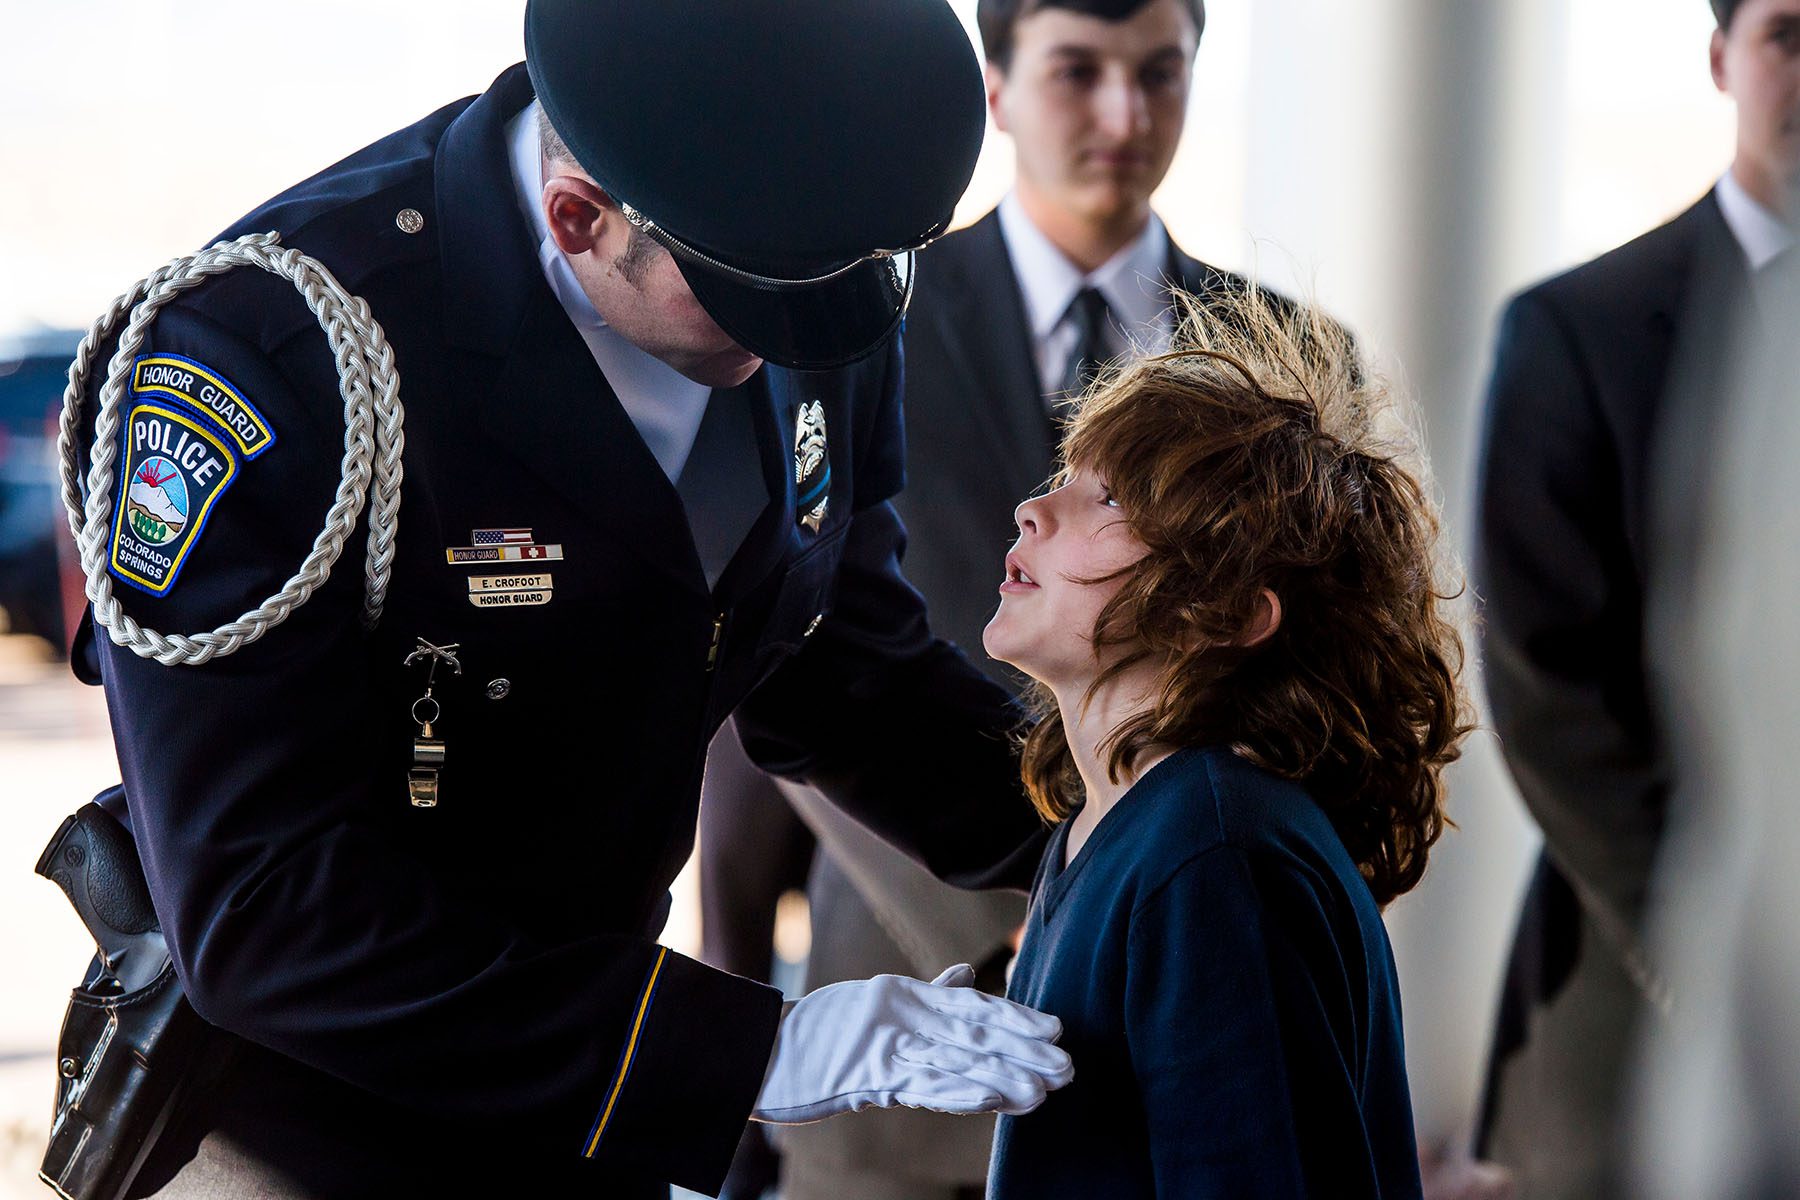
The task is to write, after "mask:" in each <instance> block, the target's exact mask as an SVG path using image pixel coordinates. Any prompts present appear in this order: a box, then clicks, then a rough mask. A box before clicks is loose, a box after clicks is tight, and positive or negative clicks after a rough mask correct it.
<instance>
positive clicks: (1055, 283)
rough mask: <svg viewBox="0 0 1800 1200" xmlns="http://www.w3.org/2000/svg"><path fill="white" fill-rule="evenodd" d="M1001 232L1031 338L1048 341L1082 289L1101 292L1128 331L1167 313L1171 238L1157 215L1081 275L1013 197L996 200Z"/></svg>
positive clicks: (1010, 194)
mask: <svg viewBox="0 0 1800 1200" xmlns="http://www.w3.org/2000/svg"><path fill="white" fill-rule="evenodd" d="M1000 233H1001V235H1002V236H1003V237H1004V238H1005V239H1006V248H1007V251H1008V253H1009V254H1011V256H1012V262H1013V270H1014V271H1015V272H1017V273H1018V276H1019V286H1020V288H1021V290H1022V291H1023V292H1024V293H1025V318H1026V320H1027V321H1029V322H1030V323H1031V336H1032V337H1033V339H1038V340H1041V339H1043V338H1045V337H1048V336H1049V335H1050V333H1051V331H1052V330H1054V329H1055V328H1056V326H1057V324H1058V323H1059V322H1061V321H1062V319H1063V317H1064V316H1065V315H1066V314H1067V313H1068V311H1069V305H1070V303H1072V302H1073V301H1074V299H1075V295H1076V293H1077V292H1079V291H1081V289H1082V288H1085V287H1092V288H1097V289H1099V292H1100V294H1101V295H1102V296H1104V297H1106V303H1107V305H1108V307H1110V308H1111V309H1112V312H1113V317H1114V319H1115V320H1117V321H1118V323H1119V324H1120V325H1121V326H1123V327H1124V328H1126V329H1130V330H1140V329H1142V328H1144V327H1145V326H1150V327H1155V326H1156V325H1158V324H1159V323H1160V318H1161V317H1162V316H1163V315H1164V312H1165V310H1166V309H1167V308H1168V305H1169V300H1168V293H1167V291H1166V285H1165V283H1164V279H1163V277H1164V275H1165V273H1166V272H1167V271H1168V268H1169V233H1168V230H1166V229H1165V228H1163V223H1162V219H1161V218H1159V217H1158V216H1157V215H1156V214H1155V213H1151V214H1150V220H1149V221H1148V222H1147V223H1146V224H1145V226H1144V231H1143V232H1142V233H1140V234H1139V235H1138V236H1137V237H1136V238H1135V239H1134V240H1133V241H1132V242H1130V243H1129V244H1128V245H1126V246H1125V247H1124V248H1123V249H1121V250H1120V251H1119V252H1118V253H1117V254H1115V255H1113V256H1112V257H1111V258H1110V259H1108V260H1107V261H1106V262H1104V263H1102V264H1101V265H1100V267H1099V268H1098V269H1097V270H1095V271H1093V272H1091V273H1088V274H1085V275H1084V274H1082V272H1081V269H1080V268H1079V267H1077V266H1076V265H1075V264H1074V263H1072V262H1070V261H1069V260H1068V258H1067V257H1066V256H1065V255H1064V254H1063V252H1062V251H1061V250H1058V249H1057V248H1056V246H1055V245H1054V244H1053V243H1052V242H1051V241H1050V239H1049V238H1047V237H1045V236H1044V232H1043V231H1042V230H1041V229H1039V228H1038V227H1037V225H1036V224H1034V223H1033V222H1032V220H1031V218H1030V217H1028V216H1026V215H1025V206H1024V205H1023V204H1021V203H1020V202H1019V194H1018V193H1017V192H1008V193H1007V194H1006V197H1005V198H1004V199H1003V200H1001V201H1000Z"/></svg>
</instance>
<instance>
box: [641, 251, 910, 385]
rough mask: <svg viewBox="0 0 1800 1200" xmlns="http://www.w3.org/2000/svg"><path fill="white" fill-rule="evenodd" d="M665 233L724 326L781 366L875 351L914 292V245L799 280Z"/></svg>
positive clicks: (810, 365)
mask: <svg viewBox="0 0 1800 1200" xmlns="http://www.w3.org/2000/svg"><path fill="white" fill-rule="evenodd" d="M661 232H662V231H661V230H656V231H655V233H661ZM652 236H654V234H653V235H652ZM657 240H658V241H660V242H662V243H663V244H664V245H665V246H667V247H668V248H669V252H670V254H672V255H673V256H674V259H675V264H676V265H677V266H678V267H680V268H681V274H682V277H683V278H685V279H686V280H687V283H688V287H689V288H691V289H692V290H693V293H694V298H695V299H696V300H698V301H700V305H701V307H702V308H704V309H706V311H707V314H708V315H709V316H711V317H712V319H713V320H714V321H716V322H718V325H719V328H720V329H722V330H724V331H725V332H726V333H727V334H729V335H730V337H731V340H732V341H734V342H736V343H737V344H738V345H740V346H742V347H743V348H744V349H746V350H748V351H750V353H752V354H755V355H757V356H758V357H759V358H763V359H766V360H767V361H769V362H772V363H774V364H775V365H776V366H780V367H791V368H793V369H795V370H799V371H827V370H831V369H832V368H834V367H843V366H848V365H849V364H851V363H853V362H856V361H857V360H858V359H862V358H866V357H868V356H869V355H870V354H872V353H874V352H875V351H876V350H877V349H879V348H880V347H881V346H882V345H884V344H885V343H886V341H887V339H888V337H889V336H890V335H892V334H893V332H894V330H895V329H897V328H899V325H900V318H901V317H903V316H905V315H906V304H907V301H908V300H910V299H911V298H912V283H913V256H912V253H911V252H910V251H906V252H902V253H899V254H891V255H883V256H880V257H874V258H865V259H863V260H861V261H860V262H857V263H855V264H853V265H851V266H850V267H849V268H848V269H846V270H843V271H841V272H839V273H836V274H834V275H832V276H831V277H829V278H827V279H824V280H822V281H820V282H816V283H794V282H789V281H786V280H777V279H764V278H761V277H758V276H754V275H750V274H748V273H746V272H742V271H737V270H733V269H731V268H726V269H725V270H720V269H718V267H716V266H711V265H708V263H706V262H704V261H701V259H702V257H703V256H701V255H698V254H697V253H696V252H694V251H692V250H691V249H689V248H688V247H687V246H685V245H682V244H681V243H680V242H678V241H676V239H674V238H670V237H659V238H657Z"/></svg>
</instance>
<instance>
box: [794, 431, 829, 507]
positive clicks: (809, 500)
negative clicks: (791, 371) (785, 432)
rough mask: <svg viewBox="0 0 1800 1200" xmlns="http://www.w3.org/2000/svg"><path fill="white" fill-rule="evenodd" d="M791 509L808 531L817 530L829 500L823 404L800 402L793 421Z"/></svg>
mask: <svg viewBox="0 0 1800 1200" xmlns="http://www.w3.org/2000/svg"><path fill="white" fill-rule="evenodd" d="M794 495H795V497H796V499H795V501H794V511H795V512H797V513H798V514H799V519H800V524H802V525H804V526H805V527H806V529H807V530H808V532H811V533H817V532H819V526H820V525H821V524H823V523H824V521H825V509H826V506H827V505H829V504H830V503H831V456H830V454H829V453H827V451H826V446H825V406H824V405H823V404H821V403H820V402H819V401H817V400H814V401H812V402H811V403H808V404H802V405H801V406H800V411H799V413H798V414H797V415H796V418H795V421H794Z"/></svg>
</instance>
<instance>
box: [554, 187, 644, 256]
mask: <svg viewBox="0 0 1800 1200" xmlns="http://www.w3.org/2000/svg"><path fill="white" fill-rule="evenodd" d="M543 203H544V215H545V216H547V217H548V218H549V219H550V236H551V237H552V238H554V239H555V241H556V246H557V249H559V250H561V251H562V252H563V253H564V254H567V255H570V256H575V255H581V254H586V253H587V252H588V251H590V250H592V249H593V248H594V247H595V246H597V245H599V244H600V240H601V238H602V236H603V235H604V234H605V233H606V223H607V222H608V221H623V220H624V219H625V218H624V216H623V214H621V213H620V212H619V206H618V205H617V204H615V203H613V198H612V197H611V196H609V195H607V194H606V193H605V192H604V191H602V190H601V189H600V186H599V185H598V184H596V183H595V182H594V181H593V180H591V179H583V178H582V177H581V176H579V175H566V174H565V175H552V176H551V177H550V178H549V179H546V180H545V181H544V197H543Z"/></svg>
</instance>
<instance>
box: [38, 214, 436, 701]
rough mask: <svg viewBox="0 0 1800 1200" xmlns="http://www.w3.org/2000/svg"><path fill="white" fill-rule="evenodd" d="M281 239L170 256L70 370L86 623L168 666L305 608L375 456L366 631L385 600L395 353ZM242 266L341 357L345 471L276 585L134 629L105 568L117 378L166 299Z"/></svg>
mask: <svg viewBox="0 0 1800 1200" xmlns="http://www.w3.org/2000/svg"><path fill="white" fill-rule="evenodd" d="M280 243H281V238H280V235H278V234H274V233H257V234H247V235H246V236H244V237H241V238H239V239H237V240H236V241H235V242H219V243H217V244H216V245H213V246H210V247H208V248H207V249H205V250H202V251H200V252H199V253H198V254H192V255H188V256H186V257H183V258H178V259H176V260H174V261H173V262H171V263H169V264H168V265H167V266H164V267H162V268H161V269H160V270H158V271H156V272H155V273H153V274H151V275H150V276H148V277H147V278H145V279H142V280H140V281H138V283H137V284H136V285H135V286H134V287H133V288H132V289H131V290H130V291H128V292H126V293H125V294H124V295H123V296H120V297H119V298H118V299H117V300H115V301H113V303H112V307H111V308H110V309H108V310H107V312H106V313H105V315H103V316H102V317H101V318H100V319H99V320H97V321H95V322H94V325H93V328H91V329H89V330H88V332H87V336H86V337H85V338H83V339H82V341H81V347H80V349H78V350H77V351H76V353H75V361H74V362H73V363H71V364H70V366H69V386H68V390H67V391H65V392H64V393H63V409H62V429H61V438H60V440H59V448H60V450H61V453H62V499H63V507H64V508H66V509H67V510H68V515H69V532H71V533H72V534H74V535H75V545H76V547H77V548H78V549H79V550H80V552H81V567H82V570H83V571H84V572H85V573H86V575H87V598H88V601H89V603H91V604H92V605H93V608H94V624H96V625H98V626H100V627H101V628H102V629H104V630H106V632H107V635H108V636H109V637H111V638H112V640H113V642H114V644H116V645H119V646H123V647H125V648H127V649H129V650H131V651H132V652H133V653H135V654H137V655H139V656H141V657H143V658H153V659H155V660H156V661H157V662H159V663H162V664H163V665H164V666H176V665H183V664H185V665H190V666H198V665H199V664H201V663H204V662H206V661H207V660H209V659H211V658H214V657H217V656H219V655H223V654H230V653H232V652H233V651H235V650H238V649H239V648H241V647H243V646H246V645H248V644H249V643H251V642H254V641H255V640H256V639H257V638H259V637H261V636H262V635H263V634H265V633H267V632H268V631H269V630H270V629H273V628H274V627H275V626H277V625H279V624H281V622H283V621H285V620H286V619H287V618H288V615H289V614H290V613H292V612H293V611H294V609H296V608H298V607H300V605H302V604H304V603H306V599H307V597H309V596H310V595H312V593H313V591H314V590H315V589H317V588H318V587H319V585H321V584H323V583H324V582H325V581H326V580H327V579H328V578H330V577H331V568H332V564H334V563H335V562H337V558H338V555H339V554H340V553H342V552H343V549H344V542H345V541H346V540H347V539H348V538H349V536H350V534H351V532H352V531H353V530H354V529H355V528H356V522H357V519H358V517H360V516H361V514H362V510H363V504H364V502H365V500H367V498H368V493H369V484H370V476H371V469H370V468H371V462H372V463H373V478H374V491H375V496H374V501H373V503H372V504H371V505H370V510H369V552H368V561H367V564H366V566H365V576H366V589H365V592H364V597H363V620H364V623H365V624H366V625H367V626H368V627H370V628H373V627H374V626H375V623H376V622H377V621H379V620H380V619H381V608H382V605H383V603H384V602H385V601H386V599H387V590H388V577H389V575H390V574H391V572H392V570H393V565H394V532H395V530H396V528H397V526H398V522H399V511H400V477H401V465H400V455H401V451H402V450H403V449H404V447H405V436H404V434H403V432H402V429H401V425H402V421H403V420H404V416H405V414H404V413H403V411H402V410H401V407H400V377H399V375H398V374H396V372H395V370H394V352H393V350H392V349H390V348H389V346H388V344H387V337H386V335H384V334H383V333H382V331H381V326H380V325H378V324H376V322H375V318H374V317H373V316H371V315H370V313H369V306H368V305H367V304H366V303H364V302H363V301H362V299H361V298H359V297H356V296H352V295H350V294H349V293H348V292H346V291H344V289H343V287H342V285H340V284H339V283H338V281H337V280H336V279H335V278H333V277H332V274H331V272H330V271H328V270H326V269H325V267H324V266H323V265H322V264H321V263H319V262H318V261H317V260H316V259H312V258H308V257H307V256H306V255H304V254H302V253H300V252H299V251H298V250H281V249H280V248H279V247H280ZM241 266H254V267H261V268H262V269H263V270H265V271H268V272H270V273H271V274H275V275H281V276H283V277H285V278H287V279H289V280H291V281H292V282H293V284H294V286H295V287H296V288H297V289H299V292H300V295H301V296H302V297H303V298H304V299H305V300H306V306H307V307H308V308H310V309H311V310H312V312H313V315H314V316H315V317H317V318H318V319H319V326H320V327H321V328H322V329H324V331H325V336H326V338H327V339H328V340H329V341H330V343H331V352H332V355H333V357H334V358H335V359H336V360H337V369H338V391H339V394H341V395H342V396H343V398H344V460H343V478H342V480H341V482H340V483H339V484H338V489H337V498H336V500H335V501H334V502H333V504H332V506H331V508H330V510H329V511H328V512H327V513H326V517H325V528H324V529H323V530H321V531H320V533H319V536H318V537H317V538H316V539H314V541H313V547H312V552H311V553H309V554H308V555H307V556H306V559H305V561H304V562H302V563H301V564H300V569H299V570H298V571H297V572H295V574H294V576H293V577H292V578H291V579H289V580H288V581H287V582H286V583H285V584H283V585H282V587H281V590H280V591H278V592H276V593H275V594H274V595H273V596H270V597H269V598H268V599H267V600H264V601H263V602H262V603H261V604H259V605H257V606H256V607H255V608H253V609H251V610H250V611H249V612H247V613H245V614H243V615H242V616H240V617H239V618H238V619H237V620H235V621H232V622H230V623H229V624H225V625H221V626H219V627H218V628H217V629H215V630H213V631H212V632H210V633H201V634H193V635H186V634H178V633H177V634H163V633H158V632H157V631H156V630H154V629H146V628H144V627H143V626H142V625H140V624H138V623H137V622H136V621H134V620H133V619H132V618H131V616H130V615H129V614H128V613H126V612H125V611H124V609H123V608H122V607H121V606H120V605H119V601H118V599H117V598H116V597H115V596H114V595H113V584H112V579H111V578H110V577H109V576H108V575H107V569H106V567H107V562H106V560H107V543H108V540H109V537H110V534H111V525H112V520H111V517H112V489H113V483H114V480H115V478H116V477H117V475H118V465H117V464H118V457H119V447H118V432H119V408H120V405H121V403H122V401H123V397H124V392H125V381H126V377H127V376H128V375H129V374H130V372H131V366H132V362H133V360H134V359H135V358H136V356H137V353H138V350H139V349H140V348H141V347H142V346H143V343H144V336H145V331H146V330H147V329H148V328H149V326H150V323H151V321H153V320H154V319H155V317H156V314H157V311H158V310H160V309H161V308H162V307H163V305H165V304H167V303H169V302H170V301H171V300H173V299H174V298H175V297H176V296H178V295H180V294H181V293H182V292H184V291H186V290H188V289H189V288H192V287H197V286H198V285H199V284H201V283H203V282H205V280H206V279H207V278H209V277H210V276H213V275H221V274H223V273H225V272H226V271H229V270H231V269H232V268H234V267H241ZM128 313H129V314H130V318H131V319H130V322H129V323H128V324H127V325H126V327H125V332H124V334H123V335H122V336H121V337H120V338H119V348H118V350H117V351H116V352H115V353H114V354H113V357H112V362H111V363H110V364H109V366H108V367H107V372H106V382H105V384H104V385H103V386H102V387H101V389H100V413H99V416H98V417H97V418H96V419H95V421H94V445H93V460H92V463H91V464H90V466H89V467H88V475H87V486H88V496H87V504H86V509H85V512H84V510H83V506H82V501H81V488H80V468H79V466H78V458H77V456H76V445H75V443H76V434H77V432H78V430H79V427H80V423H81V407H82V399H83V397H84V396H85V395H86V392H87V383H88V377H89V375H90V373H91V372H92V370H93V366H94V358H95V355H96V353H97V352H98V349H99V347H100V345H101V343H103V342H104V341H105V340H106V339H107V338H108V337H109V336H111V334H112V331H113V330H114V329H116V328H117V327H118V324H119V322H120V321H121V320H123V319H124V318H125V317H126V314H128Z"/></svg>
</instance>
